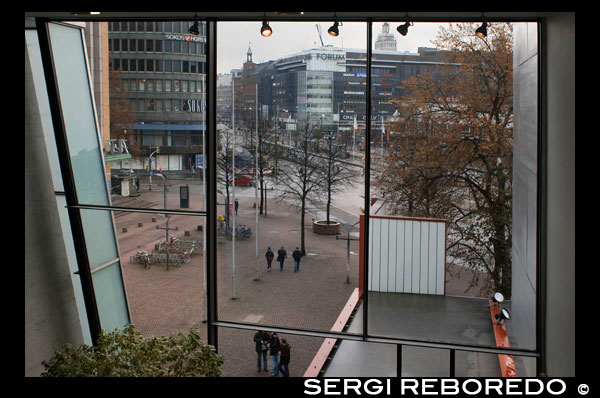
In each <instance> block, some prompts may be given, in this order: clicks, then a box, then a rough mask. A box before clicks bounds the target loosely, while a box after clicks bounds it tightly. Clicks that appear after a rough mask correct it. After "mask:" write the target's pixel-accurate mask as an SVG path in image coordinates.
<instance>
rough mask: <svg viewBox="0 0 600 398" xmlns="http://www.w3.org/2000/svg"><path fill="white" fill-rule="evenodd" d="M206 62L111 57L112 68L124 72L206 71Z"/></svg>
mask: <svg viewBox="0 0 600 398" xmlns="http://www.w3.org/2000/svg"><path fill="white" fill-rule="evenodd" d="M204 65H205V63H204V62H198V61H187V60H180V59H127V58H111V60H110V62H109V66H110V68H111V69H112V70H119V71H122V72H166V73H200V74H204V73H206V68H205V66H204Z"/></svg>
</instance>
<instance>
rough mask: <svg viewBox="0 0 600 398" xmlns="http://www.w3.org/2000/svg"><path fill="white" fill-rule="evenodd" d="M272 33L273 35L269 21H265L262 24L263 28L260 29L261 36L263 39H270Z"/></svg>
mask: <svg viewBox="0 0 600 398" xmlns="http://www.w3.org/2000/svg"><path fill="white" fill-rule="evenodd" d="M272 33H273V30H272V29H271V27H270V26H269V22H267V20H266V19H265V20H264V21H263V23H262V28H260V34H261V35H262V36H263V37H269V36H271V34H272Z"/></svg>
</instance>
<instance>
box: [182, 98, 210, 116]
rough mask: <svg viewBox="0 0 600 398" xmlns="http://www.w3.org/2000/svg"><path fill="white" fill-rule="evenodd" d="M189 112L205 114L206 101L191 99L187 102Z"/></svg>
mask: <svg viewBox="0 0 600 398" xmlns="http://www.w3.org/2000/svg"><path fill="white" fill-rule="evenodd" d="M186 105H187V111H188V112H199V113H203V112H205V111H206V102H205V101H204V100H197V99H189V100H187V101H186Z"/></svg>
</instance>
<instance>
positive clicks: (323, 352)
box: [304, 288, 359, 377]
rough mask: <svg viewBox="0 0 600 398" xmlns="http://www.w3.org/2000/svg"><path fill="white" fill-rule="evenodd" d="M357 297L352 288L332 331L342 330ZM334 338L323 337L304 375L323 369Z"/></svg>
mask: <svg viewBox="0 0 600 398" xmlns="http://www.w3.org/2000/svg"><path fill="white" fill-rule="evenodd" d="M358 299H359V294H358V288H356V289H354V292H352V294H351V295H350V298H349V299H348V301H347V302H346V305H345V306H344V309H342V312H340V315H339V316H338V318H337V320H336V321H335V323H334V324H333V326H332V327H331V331H332V332H341V331H343V330H344V326H346V323H347V322H348V319H350V315H352V312H353V311H354V308H355V307H356V304H357V303H358ZM336 340H337V339H334V338H327V339H325V341H324V342H323V344H321V347H320V348H319V351H317V354H316V355H315V357H314V358H313V360H312V362H311V363H310V365H309V366H308V368H307V369H306V372H304V377H318V376H319V372H321V369H323V365H325V362H327V358H329V354H330V353H331V350H333V346H334V345H335V343H336Z"/></svg>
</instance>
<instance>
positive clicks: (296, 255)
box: [265, 246, 302, 272]
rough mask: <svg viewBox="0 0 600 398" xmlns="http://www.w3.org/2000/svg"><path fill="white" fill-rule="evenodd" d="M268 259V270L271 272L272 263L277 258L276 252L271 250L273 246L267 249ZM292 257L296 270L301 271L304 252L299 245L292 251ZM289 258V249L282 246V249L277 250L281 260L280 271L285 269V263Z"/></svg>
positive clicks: (278, 257) (266, 255) (278, 258)
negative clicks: (286, 249)
mask: <svg viewBox="0 0 600 398" xmlns="http://www.w3.org/2000/svg"><path fill="white" fill-rule="evenodd" d="M265 257H266V259H267V272H271V263H272V262H273V259H274V258H275V253H273V251H272V250H271V247H269V248H268V249H267V253H266V254H265ZM292 258H293V259H294V272H298V271H300V259H301V258H302V252H301V251H300V249H299V248H298V247H296V250H294V252H293V253H292ZM286 259H287V251H285V248H284V247H283V246H281V249H279V250H277V261H279V271H283V263H284V262H285V260H286Z"/></svg>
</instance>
